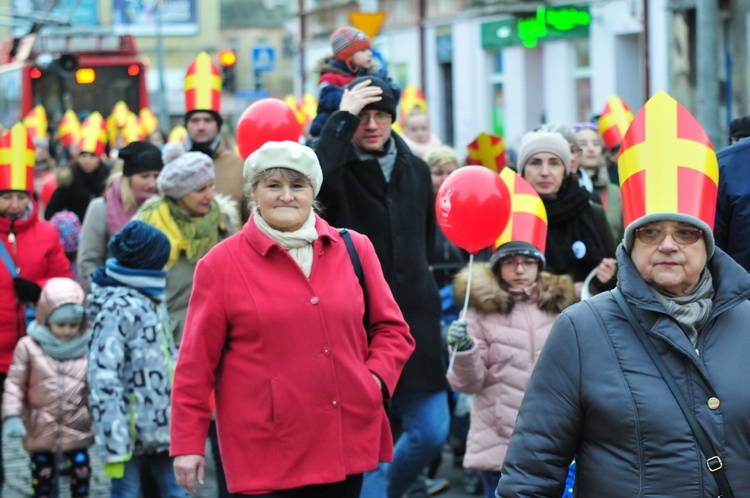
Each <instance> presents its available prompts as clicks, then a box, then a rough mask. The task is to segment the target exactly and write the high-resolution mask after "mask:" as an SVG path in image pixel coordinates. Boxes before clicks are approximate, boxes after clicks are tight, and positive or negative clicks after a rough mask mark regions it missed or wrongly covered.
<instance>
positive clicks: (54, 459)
mask: <svg viewBox="0 0 750 498" xmlns="http://www.w3.org/2000/svg"><path fill="white" fill-rule="evenodd" d="M83 301H84V294H83V289H82V288H81V286H80V285H78V283H76V282H75V281H74V280H71V279H69V278H51V279H50V280H48V281H47V283H46V284H45V285H44V287H43V288H42V294H41V297H40V298H39V302H38V304H37V308H36V320H34V321H32V322H31V324H30V325H29V327H28V330H27V333H28V335H27V336H25V337H22V338H21V339H20V340H19V341H18V343H17V344H16V349H15V351H14V352H13V362H12V363H11V365H10V371H9V372H8V377H7V378H6V379H5V392H4V393H3V410H2V417H3V420H4V423H3V436H8V437H23V438H24V440H23V447H24V448H25V449H26V451H28V452H29V453H30V455H31V474H32V482H33V487H34V496H35V497H37V498H41V497H48V496H52V495H53V489H54V480H55V479H59V470H60V467H61V463H62V461H61V457H62V458H64V459H65V461H66V462H67V466H69V467H70V469H71V472H70V495H71V496H73V497H76V498H78V497H85V496H89V476H90V474H91V468H90V465H89V456H88V452H87V448H88V447H89V446H91V444H92V443H93V441H94V435H93V429H92V425H91V413H90V411H89V408H88V386H87V383H86V370H87V361H88V351H89V348H88V343H89V339H90V335H91V334H90V332H89V331H88V330H87V327H86V319H85V316H84V307H83Z"/></svg>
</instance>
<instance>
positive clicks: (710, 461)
mask: <svg viewBox="0 0 750 498" xmlns="http://www.w3.org/2000/svg"><path fill="white" fill-rule="evenodd" d="M610 292H611V293H612V297H614V298H615V301H616V302H617V305H618V306H619V307H620V309H621V310H622V312H623V313H624V314H625V318H627V320H628V322H630V326H631V327H633V330H634V331H635V335H636V336H638V339H640V341H641V343H642V344H643V347H644V348H645V349H646V352H647V353H648V355H649V356H650V357H651V361H653V362H654V365H656V368H657V370H659V373H660V374H661V376H662V377H664V382H666V384H667V387H669V390H670V391H672V396H674V399H675V401H677V404H678V405H679V406H680V410H682V414H683V415H684V416H685V419H686V420H687V422H688V424H689V425H690V428H691V429H692V430H693V434H695V438H696V439H697V440H698V445H699V446H700V448H701V451H702V452H703V455H704V456H705V457H706V467H708V470H709V471H710V472H711V473H712V474H713V476H714V478H715V479H716V484H718V485H719V491H720V492H721V495H719V498H734V493H732V488H731V487H730V486H729V481H728V480H727V474H726V469H724V462H723V461H722V460H721V457H719V455H718V454H717V453H716V451H714V449H713V446H712V445H711V440H710V439H709V437H708V435H707V434H706V432H705V431H704V430H703V427H701V425H700V424H699V423H698V421H697V420H696V418H695V415H694V414H693V412H692V411H691V410H690V408H689V407H688V404H687V402H686V401H685V397H684V396H683V394H682V391H680V388H679V386H678V385H677V382H675V380H674V377H673V376H672V373H671V372H670V371H669V368H668V367H667V365H666V364H665V363H664V360H663V359H662V357H661V355H660V354H659V352H658V351H656V347H654V343H653V342H651V339H649V338H648V335H647V334H646V330H645V329H644V328H643V325H641V324H640V322H638V320H637V319H636V318H635V315H633V311H632V310H631V309H630V305H629V304H628V303H627V301H625V298H624V297H623V295H622V293H621V292H620V289H617V288H615V289H613V290H611V291H610ZM711 455H713V456H711Z"/></svg>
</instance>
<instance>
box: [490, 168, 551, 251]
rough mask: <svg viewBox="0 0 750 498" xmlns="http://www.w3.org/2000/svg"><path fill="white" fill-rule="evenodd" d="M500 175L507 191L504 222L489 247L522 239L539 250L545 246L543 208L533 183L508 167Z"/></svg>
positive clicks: (545, 212) (545, 232)
mask: <svg viewBox="0 0 750 498" xmlns="http://www.w3.org/2000/svg"><path fill="white" fill-rule="evenodd" d="M500 178H501V179H502V180H503V182H505V185H506V186H507V187H508V192H510V193H511V198H510V219H509V220H508V225H507V226H506V227H505V230H503V233H501V234H500V237H498V238H497V240H496V241H495V245H494V247H493V249H498V248H499V247H500V246H502V245H503V244H507V243H508V242H526V243H527V244H531V245H532V246H534V247H535V248H537V249H538V250H539V252H541V253H542V254H544V251H545V250H546V248H547V210H546V209H545V208H544V202H542V199H541V198H540V197H539V194H537V193H536V190H534V187H532V186H531V185H530V184H529V182H527V181H526V180H524V179H523V177H521V176H520V175H519V174H518V173H516V172H515V171H513V170H512V169H510V168H503V170H502V171H501V172H500Z"/></svg>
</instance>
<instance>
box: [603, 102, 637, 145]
mask: <svg viewBox="0 0 750 498" xmlns="http://www.w3.org/2000/svg"><path fill="white" fill-rule="evenodd" d="M632 121H633V111H631V110H630V107H628V104H626V103H625V102H623V100H622V99H621V98H620V97H618V96H617V95H610V97H609V99H607V104H606V105H605V106H604V109H603V110H602V113H601V114H600V115H599V133H601V135H602V139H603V140H604V145H605V146H606V147H607V148H608V149H610V150H612V149H614V148H615V147H617V146H618V145H619V144H620V142H622V137H624V136H625V132H627V131H628V126H630V123H631V122H632Z"/></svg>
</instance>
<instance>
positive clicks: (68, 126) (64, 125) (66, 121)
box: [59, 109, 81, 147]
mask: <svg viewBox="0 0 750 498" xmlns="http://www.w3.org/2000/svg"><path fill="white" fill-rule="evenodd" d="M59 131H60V143H62V144H63V147H70V146H71V145H73V144H76V143H78V142H79V140H81V122H80V121H79V120H78V115H77V114H76V112H75V111H74V110H73V109H68V110H67V111H65V114H64V115H63V117H62V119H61V120H60V128H59Z"/></svg>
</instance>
